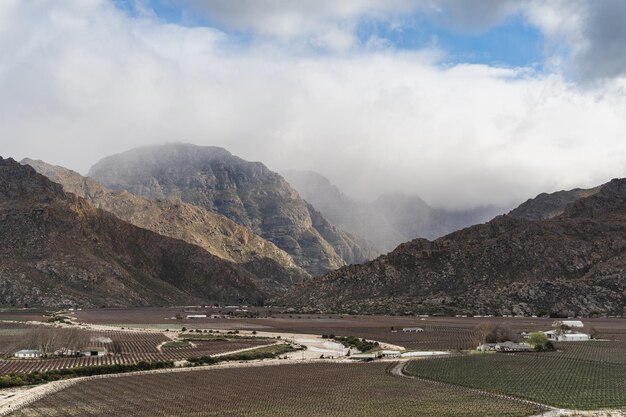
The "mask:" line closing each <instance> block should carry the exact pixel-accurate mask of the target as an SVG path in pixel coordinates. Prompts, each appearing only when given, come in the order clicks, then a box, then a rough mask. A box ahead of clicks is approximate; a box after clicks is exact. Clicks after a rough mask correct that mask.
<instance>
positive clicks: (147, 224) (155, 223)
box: [21, 158, 309, 294]
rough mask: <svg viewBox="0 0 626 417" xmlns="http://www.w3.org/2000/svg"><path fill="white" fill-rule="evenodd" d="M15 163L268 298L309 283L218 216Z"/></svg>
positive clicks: (276, 252) (288, 261)
mask: <svg viewBox="0 0 626 417" xmlns="http://www.w3.org/2000/svg"><path fill="white" fill-rule="evenodd" d="M21 163H22V164H28V165H30V166H31V167H33V168H34V169H35V170H36V171H37V172H39V173H40V174H42V175H45V176H46V177H48V178H49V179H50V180H51V181H53V182H56V183H58V184H61V185H62V186H63V189H64V190H65V191H66V192H71V193H73V194H75V195H77V196H79V197H82V198H84V199H85V200H86V201H87V202H88V203H90V204H93V205H94V206H95V207H98V208H101V209H103V210H106V211H108V212H110V213H112V214H114V215H115V216H117V217H119V218H120V219H122V220H125V221H127V222H129V223H131V224H134V225H135V226H138V227H141V228H144V229H148V230H152V231H153V232H155V233H159V234H161V235H164V236H169V237H173V238H176V239H182V240H184V241H186V242H188V243H191V244H194V245H197V246H200V247H201V248H203V249H205V250H206V251H207V252H209V253H211V254H213V255H215V256H218V257H220V258H222V259H226V260H228V261H232V262H235V263H238V264H240V265H241V266H242V267H243V268H245V269H246V270H248V271H249V272H250V273H252V274H253V275H255V276H256V277H257V279H258V280H259V282H262V286H263V288H264V290H265V291H267V292H268V293H269V294H275V293H277V292H282V291H284V290H286V289H287V288H289V287H290V286H291V285H293V283H295V282H298V281H300V280H302V279H306V278H308V277H309V275H308V274H307V273H306V272H305V271H304V270H302V269H301V268H299V267H298V266H297V265H296V264H295V262H294V261H293V259H292V258H291V256H289V255H288V254H287V253H286V252H285V251H283V250H281V249H279V248H278V247H276V245H274V244H273V243H271V242H269V241H267V240H265V239H263V238H262V237H260V236H258V235H257V234H255V233H253V232H251V231H250V230H248V229H246V228H245V227H243V226H241V225H238V224H237V223H235V222H233V221H232V220H230V219H228V218H227V217H225V216H222V215H220V214H217V213H213V212H209V211H207V210H205V209H203V208H201V207H197V206H194V205H191V204H187V203H184V202H182V201H181V200H180V199H178V198H171V199H168V198H163V199H155V200H151V199H148V198H144V197H139V196H136V195H134V194H131V193H129V192H126V191H113V190H110V189H108V188H107V187H105V186H103V185H102V184H100V183H98V182H97V181H95V180H94V179H93V178H89V177H83V176H82V175H80V174H78V173H77V172H74V171H71V170H68V169H66V168H63V167H60V166H54V165H50V164H47V163H45V162H43V161H35V160H32V159H28V158H27V159H24V160H22V161H21Z"/></svg>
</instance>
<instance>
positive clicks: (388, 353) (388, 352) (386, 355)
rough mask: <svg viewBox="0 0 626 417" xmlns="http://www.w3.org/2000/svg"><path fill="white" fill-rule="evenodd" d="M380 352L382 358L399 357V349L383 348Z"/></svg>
mask: <svg viewBox="0 0 626 417" xmlns="http://www.w3.org/2000/svg"><path fill="white" fill-rule="evenodd" d="M381 354H382V356H383V358H399V357H400V351H399V350H383V351H382V352H381Z"/></svg>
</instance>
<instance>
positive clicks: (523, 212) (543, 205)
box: [509, 187, 601, 220]
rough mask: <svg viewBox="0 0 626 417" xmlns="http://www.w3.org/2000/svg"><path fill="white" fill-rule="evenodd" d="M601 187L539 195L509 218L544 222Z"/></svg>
mask: <svg viewBox="0 0 626 417" xmlns="http://www.w3.org/2000/svg"><path fill="white" fill-rule="evenodd" d="M600 188H601V187H595V188H589V189H582V188H575V189H573V190H569V191H557V192H554V193H550V194H548V193H541V194H539V195H538V196H537V197H535V198H531V199H529V200H527V201H526V202H524V203H522V204H520V205H519V207H516V208H515V209H513V210H511V211H510V212H509V216H511V217H517V218H522V219H529V220H545V219H551V218H553V217H556V216H558V215H559V214H561V213H563V211H565V207H567V205H568V204H570V203H573V202H574V201H576V200H578V199H581V198H583V197H589V196H591V195H594V194H595V193H597V192H598V191H600Z"/></svg>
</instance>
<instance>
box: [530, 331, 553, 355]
mask: <svg viewBox="0 0 626 417" xmlns="http://www.w3.org/2000/svg"><path fill="white" fill-rule="evenodd" d="M528 344H529V345H531V346H532V347H533V349H535V350H540V351H551V350H554V345H553V344H552V342H551V341H550V339H548V336H546V335H545V334H544V333H542V332H535V333H531V334H530V336H528Z"/></svg>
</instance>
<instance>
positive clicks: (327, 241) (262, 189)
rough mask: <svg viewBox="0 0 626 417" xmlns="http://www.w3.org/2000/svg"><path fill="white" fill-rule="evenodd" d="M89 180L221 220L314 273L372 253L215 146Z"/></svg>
mask: <svg viewBox="0 0 626 417" xmlns="http://www.w3.org/2000/svg"><path fill="white" fill-rule="evenodd" d="M90 176H91V177H93V178H95V179H96V180H98V181H99V182H101V183H103V184H104V185H106V186H107V187H110V188H112V189H113V190H117V191H121V190H126V191H128V192H130V193H133V194H136V195H139V196H144V197H149V198H157V199H163V198H180V199H181V200H182V201H184V202H187V203H189V204H193V205H195V206H198V207H202V208H204V209H206V210H208V211H212V212H216V213H219V214H222V215H224V216H226V217H228V218H230V219H231V220H233V221H234V222H236V223H238V224H240V225H242V226H244V227H246V228H248V229H250V230H252V231H253V232H255V233H258V234H259V235H260V236H262V237H263V238H265V239H267V240H269V241H271V242H273V243H274V244H276V246H278V247H279V248H281V249H283V250H284V251H285V252H287V253H288V254H289V255H290V256H291V257H292V258H293V259H294V261H295V263H296V264H297V265H298V266H300V267H302V268H303V269H305V270H306V271H308V272H309V273H310V274H312V275H318V274H321V273H324V272H327V271H329V270H332V269H336V268H338V267H340V266H342V265H345V264H350V263H359V262H363V261H365V260H367V259H369V258H370V255H373V252H371V250H370V248H369V247H367V245H366V244H365V242H362V241H359V240H358V239H356V238H355V237H353V236H350V235H349V234H347V233H345V232H344V231H342V230H340V229H338V228H336V227H334V226H332V225H330V223H328V221H326V220H325V219H324V218H323V217H322V216H321V215H319V213H316V212H314V211H313V209H312V208H311V206H309V205H308V204H307V203H306V202H305V201H304V200H302V199H301V198H300V196H299V194H298V193H297V192H296V191H295V190H294V189H293V188H291V186H289V184H288V183H287V182H286V181H285V180H284V179H283V178H282V177H281V176H280V175H278V174H276V173H274V172H272V171H270V170H269V169H267V168H266V167H265V166H264V165H263V164H261V163H258V162H248V161H244V160H243V159H241V158H238V157H236V156H233V155H231V154H230V153H229V152H228V151H226V150H224V149H221V148H215V147H200V146H194V145H185V144H171V145H165V146H155V147H148V148H140V149H135V150H132V151H129V152H125V153H123V154H119V155H114V156H110V157H107V158H104V159H103V160H102V161H100V162H98V163H97V164H96V165H95V166H94V167H93V168H92V169H91V171H90Z"/></svg>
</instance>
